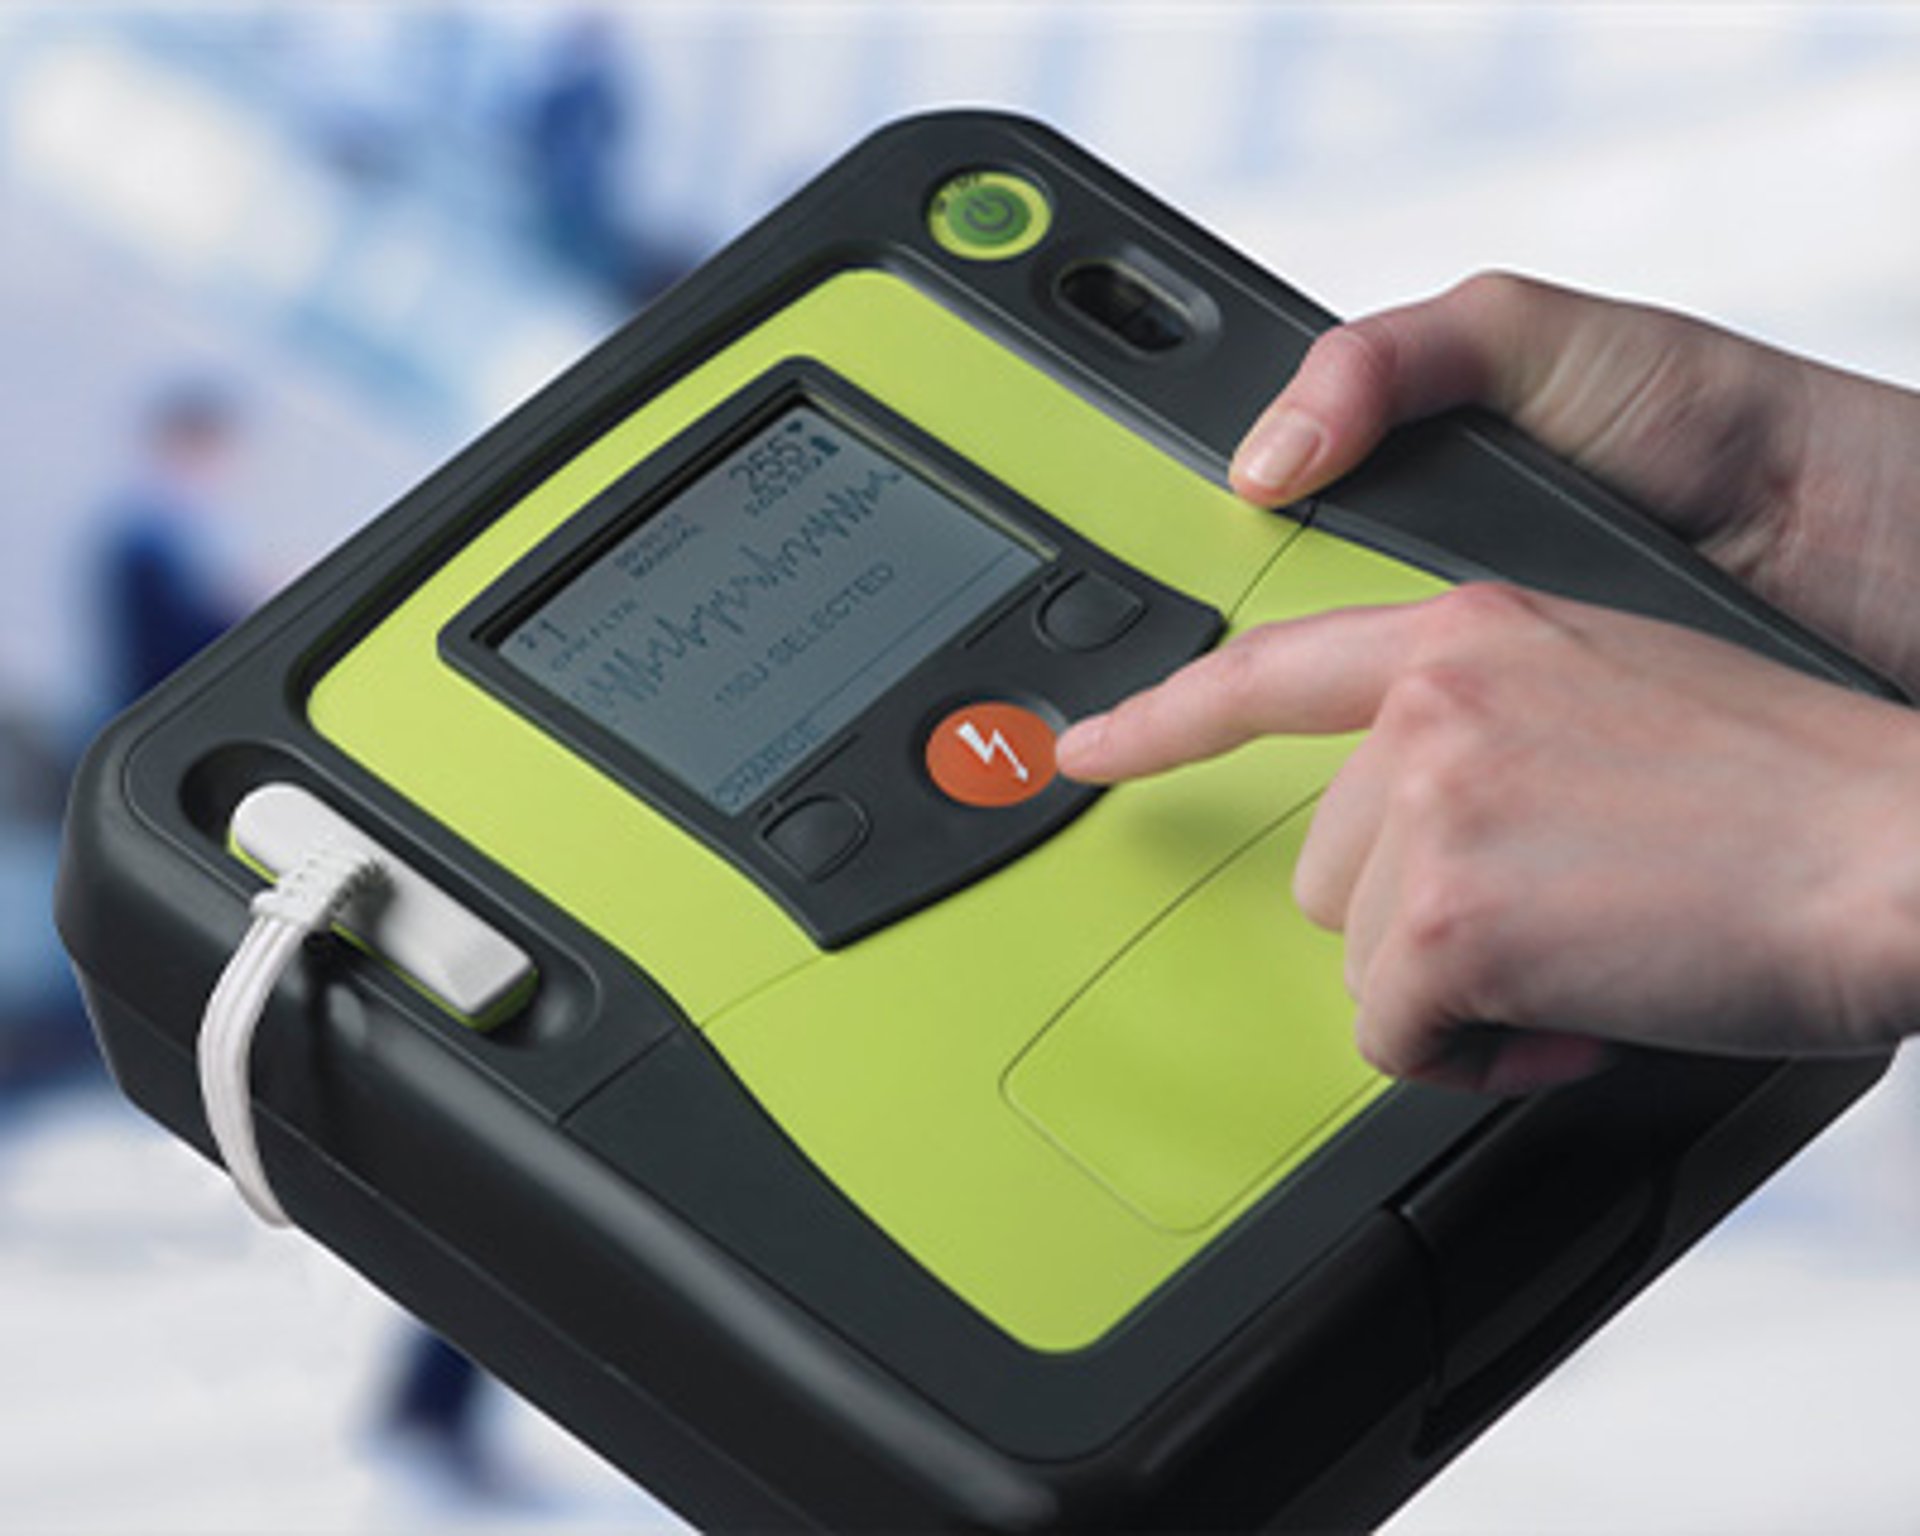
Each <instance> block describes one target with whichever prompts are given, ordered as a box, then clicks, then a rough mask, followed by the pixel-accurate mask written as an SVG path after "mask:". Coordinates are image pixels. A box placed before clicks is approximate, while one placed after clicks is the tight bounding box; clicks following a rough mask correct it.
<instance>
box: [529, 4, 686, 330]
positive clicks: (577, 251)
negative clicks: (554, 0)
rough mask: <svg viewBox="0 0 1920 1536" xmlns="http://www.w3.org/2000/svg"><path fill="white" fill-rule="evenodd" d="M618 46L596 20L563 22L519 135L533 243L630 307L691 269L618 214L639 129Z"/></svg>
mask: <svg viewBox="0 0 1920 1536" xmlns="http://www.w3.org/2000/svg"><path fill="white" fill-rule="evenodd" d="M617 43H618V34H617V32H616V31H615V29H614V27H613V26H612V25H611V23H609V22H608V21H607V20H606V18H604V17H601V16H597V15H592V14H588V15H582V16H577V17H575V18H573V19H572V20H571V21H569V22H568V23H567V24H566V25H565V26H564V27H563V28H562V29H561V30H560V33H559V35H558V36H557V37H556V38H555V40H554V43H553V46H552V51H551V53H550V54H549V56H548V58H547V60H546V62H545V64H544V66H543V68H542V71H541V74H540V76H539V78H538V79H537V80H536V82H535V84H534V86H533V90H532V95H531V99H530V101H529V102H528V104H527V109H526V114H525V120H524V126H523V135H524V147H525V150H526V154H527V161H528V171H529V174H530V176H531V178H532V185H531V192H532V196H533V200H534V204H535V207H536V209H537V210H538V214H539V222H540V234H541V238H542V239H543V240H544V241H545V243H546V245H547V246H548V248H549V249H550V250H551V251H552V252H553V253H554V254H555V255H556V256H558V257H559V258H560V259H561V260H562V261H564V262H566V263H567V264H568V265H570V266H573V267H576V268H578V269H579V270H581V271H582V272H584V273H585V274H586V275H588V276H589V277H591V278H593V279H594V280H595V281H596V282H599V283H602V284H605V285H606V286H608V287H611V288H612V289H613V290H614V291H615V292H617V293H618V294H619V295H620V296H621V298H622V299H624V300H625V301H627V302H628V303H631V304H636V305H638V304H644V303H646V302H647V301H648V300H650V299H652V298H653V297H654V296H655V295H656V294H658V293H659V292H660V291H661V290H663V289H664V288H666V287H667V286H668V285H669V284H671V283H672V282H674V281H675V280H676V279H678V278H679V277H680V276H681V274H682V273H683V272H684V271H685V270H686V269H687V267H688V265H689V264H690V263H689V262H688V261H687V259H686V258H685V257H684V256H682V255H679V254H676V253H673V252H671V251H669V250H667V249H665V248H664V247H662V246H660V245H659V244H658V243H657V242H654V241H651V240H647V239H645V238H643V237H642V236H641V234H640V233H639V232H638V231H636V230H634V229H633V228H631V227H630V226H629V224H628V222H627V220H626V219H625V218H624V217H623V216H622V213H621V196H620V182H621V175H622V167H623V163H624V162H626V160H627V157H628V155H629V154H630V152H631V151H632V150H633V148H634V146H635V145H636V143H637V140H638V129H637V124H636V113H635V112H634V110H633V105H632V102H633V88H632V84H631V79H630V71H623V70H622V69H621V67H620V60H619V57H618V53H617V51H616V49H617Z"/></svg>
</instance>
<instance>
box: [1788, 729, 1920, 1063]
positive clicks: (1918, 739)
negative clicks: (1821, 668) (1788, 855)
mask: <svg viewBox="0 0 1920 1536" xmlns="http://www.w3.org/2000/svg"><path fill="white" fill-rule="evenodd" d="M1876 712H1877V713H1880V714H1881V715H1882V720H1881V722H1880V723H1881V724H1882V725H1884V726H1885V727H1886V729H1885V730H1884V732H1883V733H1876V734H1880V735H1883V736H1884V741H1883V742H1882V745H1884V747H1885V748H1886V750H1885V752H1884V754H1881V753H1876V754H1875V771H1874V772H1873V773H1872V774H1871V775H1869V776H1868V777H1867V779H1866V780H1864V781H1863V782H1862V784H1861V785H1860V788H1859V793H1858V795H1857V796H1856V797H1852V798H1854V800H1855V803H1854V804H1853V805H1851V806H1850V807H1849V811H1848V815H1847V821H1848V836H1847V837H1846V839H1845V841H1844V845H1843V850H1844V851H1843V874H1842V876H1841V881H1840V887H1839V889H1840V893H1841V894H1840V897H1839V899H1838V900H1837V901H1836V902H1834V903H1832V905H1831V907H1830V908H1829V911H1828V920H1827V921H1826V922H1824V923H1816V924H1815V925H1813V927H1814V930H1815V931H1814V933H1813V935H1812V936H1813V938H1814V940H1815V942H1816V943H1817V944H1818V945H1820V946H1821V947H1822V949H1823V951H1824V953H1822V954H1820V955H1816V956H1815V957H1813V958H1814V961H1815V966H1816V970H1815V974H1822V973H1824V974H1826V975H1829V976H1831V977H1832V978H1833V987H1832V995H1831V998H1830V1001H1829V1003H1828V1004H1827V1006H1828V1007H1829V1009H1830V1010H1831V1013H1832V1017H1831V1018H1830V1019H1829V1020H1828V1021H1827V1026H1826V1028H1825V1029H1824V1030H1823V1031H1822V1033H1823V1034H1826V1035H1828V1037H1829V1038H1830V1040H1831V1043H1832V1045H1833V1046H1834V1047H1836V1048H1838V1049H1840V1050H1856V1049H1857V1050H1882V1049H1889V1048H1891V1047H1892V1046H1894V1045H1897V1044H1898V1043H1899V1042H1900V1040H1901V1039H1902V1038H1903V1037H1904V1036H1906V1035H1909V1034H1914V1033H1920V713H1915V712H1913V711H1910V710H1907V709H1904V708H1901V707H1900V706H1897V705H1891V704H1889V705H1881V706H1878V707H1877V709H1876Z"/></svg>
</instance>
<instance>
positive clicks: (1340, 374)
mask: <svg viewBox="0 0 1920 1536" xmlns="http://www.w3.org/2000/svg"><path fill="white" fill-rule="evenodd" d="M1308 355H1309V359H1310V361H1311V362H1312V365H1313V371H1314V373H1315V374H1317V375H1318V376H1320V377H1321V378H1323V379H1325V380H1326V381H1327V382H1328V383H1329V384H1330V385H1331V386H1332V387H1334V388H1336V389H1339V390H1341V391H1342V392H1348V391H1352V392H1357V393H1361V394H1365V395H1369V396H1380V397H1388V398H1390V397H1391V395H1392V393H1393V386H1394V379H1395V378H1396V376H1397V375H1398V372H1399V363H1400V348H1399V345H1398V342H1397V341H1396V339H1395V337H1394V332H1393V327H1392V326H1391V325H1390V324H1387V323H1386V322H1385V321H1384V320H1382V319H1381V318H1380V317H1378V316H1368V317H1366V318H1364V319H1360V320H1350V321H1348V322H1347V323H1346V324H1344V325H1336V326H1335V327H1333V329H1331V330H1328V331H1322V332H1321V333H1320V335H1319V336H1318V337H1317V338H1316V339H1315V341H1314V343H1313V346H1312V347H1311V348H1310V349H1309V354H1308Z"/></svg>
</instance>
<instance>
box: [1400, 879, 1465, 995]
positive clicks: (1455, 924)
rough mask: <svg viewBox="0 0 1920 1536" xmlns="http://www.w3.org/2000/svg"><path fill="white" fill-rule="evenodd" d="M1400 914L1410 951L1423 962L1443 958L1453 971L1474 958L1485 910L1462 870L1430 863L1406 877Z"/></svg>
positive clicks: (1401, 929)
mask: <svg viewBox="0 0 1920 1536" xmlns="http://www.w3.org/2000/svg"><path fill="white" fill-rule="evenodd" d="M1399 916H1400V922H1399V926H1400V938H1401V942H1402V943H1404V944H1405V946H1406V948H1407V952H1408V953H1409V954H1410V955H1413V956H1416V957H1417V958H1418V961H1419V963H1420V964H1423V965H1433V964H1436V963H1439V962H1440V961H1443V960H1444V961H1445V962H1446V965H1447V968H1448V970H1449V971H1453V970H1455V969H1458V968H1459V966H1460V965H1461V964H1462V963H1464V962H1466V961H1468V960H1469V958H1470V957H1471V954H1472V951H1473V948H1474V945H1473V939H1474V935H1475V934H1476V933H1478V932H1479V931H1480V930H1481V929H1482V927H1483V926H1484V922H1485V918H1486V911H1485V903H1484V902H1483V901H1482V900H1480V898H1479V895H1478V893H1477V892H1476V891H1475V890H1474V888H1473V885H1472V883H1471V881H1469V880H1468V879H1467V878H1466V877H1465V876H1464V875H1462V874H1461V873H1460V872H1459V871H1457V870H1454V869H1446V868H1437V867H1433V866H1428V867H1425V868H1422V869H1420V870H1417V871H1415V872H1413V873H1411V874H1410V875H1409V876H1408V877H1407V880H1406V886H1405V889H1404V890H1403V892H1402V894H1401V901H1400V914H1399Z"/></svg>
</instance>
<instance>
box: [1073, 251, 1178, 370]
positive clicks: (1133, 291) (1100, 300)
mask: <svg viewBox="0 0 1920 1536" xmlns="http://www.w3.org/2000/svg"><path fill="white" fill-rule="evenodd" d="M1055 286H1056V291H1057V293H1058V296H1059V299H1060V302H1061V303H1062V304H1063V305H1065V306H1066V307H1067V308H1068V309H1070V310H1072V311H1073V312H1074V313H1075V314H1076V315H1078V316H1080V318H1081V319H1083V320H1086V321H1089V322H1091V323H1092V324H1093V325H1095V326H1097V327H1098V328H1099V329H1100V330H1103V331H1105V332H1106V333H1107V334H1108V335H1110V336H1113V337H1114V338H1116V339H1117V340H1119V341H1121V342H1123V343H1124V344H1125V345H1126V346H1128V347H1131V348H1132V349H1133V350H1134V351H1136V352H1148V353H1162V352H1171V351H1172V350H1173V349H1174V348H1175V347H1178V346H1180V345H1182V344H1183V343H1184V342H1187V341H1189V340H1191V339H1192V337H1193V334H1194V322H1193V317H1192V316H1191V315H1190V314H1189V313H1188V311H1187V309H1186V307H1185V306H1184V305H1183V304H1181V302H1180V301H1179V300H1178V299H1176V298H1175V297H1174V296H1173V295H1172V294H1170V293H1168V292H1167V291H1166V290H1165V289H1164V288H1162V287H1161V286H1160V285H1159V284H1158V283H1156V282H1154V281H1153V279H1151V278H1150V277H1148V276H1147V275H1146V274H1145V273H1144V272H1142V271H1141V270H1140V269H1139V268H1138V267H1136V266H1134V265H1132V264H1131V263H1129V262H1123V261H1116V260H1111V259H1105V258H1103V259H1100V260H1096V261H1083V262H1078V263H1076V264H1075V265H1073V266H1071V267H1069V268H1067V270H1066V271H1065V272H1063V273H1061V274H1060V280H1059V282H1058V283H1057V284H1056V285H1055Z"/></svg>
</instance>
